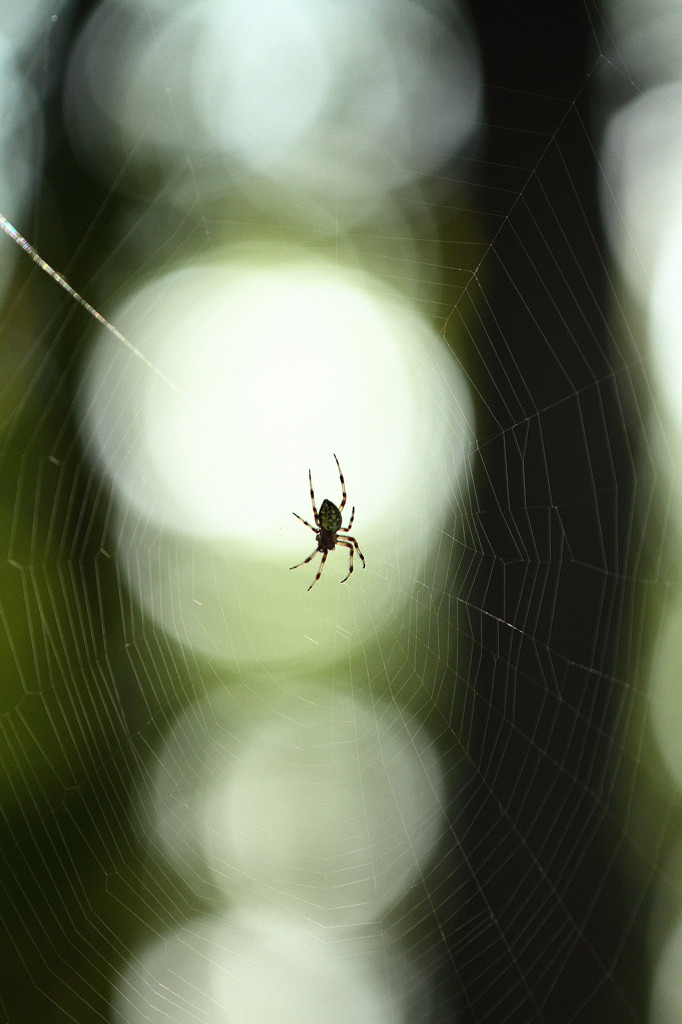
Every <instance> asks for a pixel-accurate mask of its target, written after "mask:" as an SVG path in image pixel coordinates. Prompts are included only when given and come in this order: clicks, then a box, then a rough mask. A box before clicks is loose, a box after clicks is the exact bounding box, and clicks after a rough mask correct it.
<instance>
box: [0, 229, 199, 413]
mask: <svg viewBox="0 0 682 1024" xmlns="http://www.w3.org/2000/svg"><path fill="white" fill-rule="evenodd" d="M0 228H2V230H3V231H4V232H5V234H6V235H9V237H10V238H11V239H13V241H15V242H16V243H17V245H20V246H21V248H22V249H23V250H24V252H26V253H28V255H29V256H30V257H31V259H32V260H33V262H34V263H37V264H38V266H39V267H40V269H41V270H44V271H45V273H46V274H49V276H50V277H51V278H52V280H53V281H56V282H57V284H58V285H60V287H62V288H63V289H64V291H65V292H68V293H69V295H70V296H71V298H72V299H75V300H76V302H77V303H78V305H79V306H82V307H83V309H85V310H86V311H87V312H88V313H89V314H90V316H92V317H94V319H95V320H97V322H98V323H100V324H101V325H102V327H106V329H107V330H108V331H109V332H110V333H111V334H113V335H114V337H115V338H117V339H118V340H119V341H120V342H121V343H122V344H123V345H125V347H126V348H128V349H130V351H131V352H132V353H133V355H134V356H135V357H136V358H137V359H139V360H141V361H142V362H143V363H144V364H145V366H148V367H149V369H150V370H152V371H153V373H155V374H156V376H157V377H160V379H161V380H162V381H163V382H164V384H166V385H167V386H168V387H169V388H172V390H173V391H175V392H176V393H177V394H178V395H180V397H181V398H183V399H184V401H185V402H188V403H189V404H190V405H191V406H192V407H193V408H194V409H196V410H197V411H198V412H200V413H201V415H202V416H203V417H204V418H206V419H211V417H210V416H208V415H207V413H206V412H205V410H203V409H202V408H201V406H199V405H197V404H196V402H194V401H192V399H191V398H189V397H188V396H187V395H186V394H184V393H183V392H182V391H181V390H180V388H179V387H178V386H177V384H176V383H175V382H174V381H172V380H171V379H170V377H167V376H166V374H165V373H164V372H163V370H160V369H159V368H158V366H155V365H154V363H153V362H152V361H151V359H148V358H147V356H146V355H145V354H144V352H141V351H140V349H139V348H137V347H136V346H135V345H133V343H132V341H129V340H128V338H126V336H125V334H121V332H120V331H119V330H118V329H117V328H116V327H114V325H113V324H112V323H109V321H108V320H107V319H106V317H103V316H102V314H101V313H99V312H98V311H97V310H96V309H95V307H94V306H91V305H90V303H89V302H88V301H87V300H86V299H84V298H83V296H82V295H79V294H78V292H77V291H76V289H75V288H72V287H71V285H70V284H69V282H68V281H67V280H66V278H64V277H62V275H61V274H60V273H58V272H57V271H56V270H55V269H54V267H51V266H50V264H49V263H47V262H46V261H45V260H44V259H43V257H42V256H41V255H40V253H39V252H38V251H37V250H36V249H34V248H33V246H32V245H31V243H30V242H29V241H27V239H25V238H24V236H23V235H20V234H19V232H18V231H17V229H16V228H15V227H14V226H13V225H12V224H10V222H9V221H8V220H7V217H5V216H3V214H2V213H0Z"/></svg>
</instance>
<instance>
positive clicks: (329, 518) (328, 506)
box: [319, 498, 342, 546]
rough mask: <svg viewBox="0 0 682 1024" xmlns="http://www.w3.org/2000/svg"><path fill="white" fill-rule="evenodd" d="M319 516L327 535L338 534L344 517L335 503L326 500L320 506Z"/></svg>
mask: <svg viewBox="0 0 682 1024" xmlns="http://www.w3.org/2000/svg"><path fill="white" fill-rule="evenodd" d="M319 515H320V526H321V528H322V529H323V530H324V531H325V533H336V531H337V530H338V529H339V527H340V526H341V519H342V516H341V513H340V512H339V510H338V508H337V507H336V505H335V504H334V502H333V501H330V500H329V499H328V498H325V499H324V501H323V502H322V505H321V506H320V513H319ZM332 546H333V545H332Z"/></svg>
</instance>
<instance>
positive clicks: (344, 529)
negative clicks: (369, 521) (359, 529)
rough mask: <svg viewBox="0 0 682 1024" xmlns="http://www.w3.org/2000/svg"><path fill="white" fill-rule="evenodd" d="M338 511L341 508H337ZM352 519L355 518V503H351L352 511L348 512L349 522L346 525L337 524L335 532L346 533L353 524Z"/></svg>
mask: <svg viewBox="0 0 682 1024" xmlns="http://www.w3.org/2000/svg"><path fill="white" fill-rule="evenodd" d="M340 511H341V509H339V512H340ZM354 519H355V505H353V510H352V512H351V514H350V522H349V524H348V526H339V528H338V530H337V531H336V532H337V533H348V531H349V530H350V528H351V526H352V525H353V520H354Z"/></svg>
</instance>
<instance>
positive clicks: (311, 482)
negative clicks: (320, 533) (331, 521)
mask: <svg viewBox="0 0 682 1024" xmlns="http://www.w3.org/2000/svg"><path fill="white" fill-rule="evenodd" d="M308 480H309V481H310V500H311V501H312V503H313V516H314V518H315V523H316V524H317V526H319V525H320V517H319V516H318V514H317V509H316V507H315V494H314V492H313V474H312V473H311V472H310V470H308ZM299 518H300V516H299Z"/></svg>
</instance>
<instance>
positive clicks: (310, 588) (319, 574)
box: [306, 551, 329, 590]
mask: <svg viewBox="0 0 682 1024" xmlns="http://www.w3.org/2000/svg"><path fill="white" fill-rule="evenodd" d="M314 554H315V552H314V551H313V555H314ZM328 554H329V552H328V551H324V552H323V553H322V561H321V562H320V568H319V569H318V570H317V576H316V577H315V579H314V580H313V582H312V583H311V584H310V586H309V587H308V590H312V589H313V587H314V586H315V584H316V583H317V581H318V580H319V578H320V576H321V575H322V570H323V569H324V563H325V562H326V561H327V555H328ZM311 557H312V555H311ZM307 561H309V559H307V558H306V562H307Z"/></svg>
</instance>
